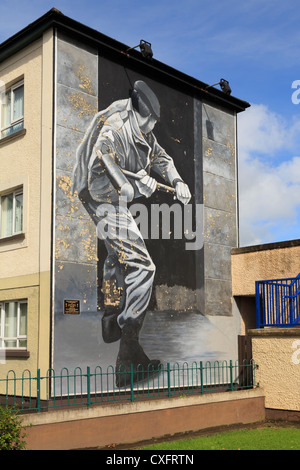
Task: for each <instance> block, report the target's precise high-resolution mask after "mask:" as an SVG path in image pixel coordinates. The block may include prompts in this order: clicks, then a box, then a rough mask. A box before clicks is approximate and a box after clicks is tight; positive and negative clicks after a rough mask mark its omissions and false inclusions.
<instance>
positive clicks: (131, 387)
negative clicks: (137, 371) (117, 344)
mask: <svg viewBox="0 0 300 470" xmlns="http://www.w3.org/2000/svg"><path fill="white" fill-rule="evenodd" d="M130 400H131V401H133V364H130Z"/></svg>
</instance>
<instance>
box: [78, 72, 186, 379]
mask: <svg viewBox="0 0 300 470" xmlns="http://www.w3.org/2000/svg"><path fill="white" fill-rule="evenodd" d="M159 119H160V105H159V101H158V99H157V97H156V95H155V94H154V92H153V91H152V90H151V89H150V88H149V86H148V85H147V84H146V83H145V82H143V81H137V82H135V84H134V87H133V90H132V93H131V96H130V98H129V99H125V100H119V101H116V102H114V103H112V105H111V106H109V107H108V108H107V109H105V110H103V111H100V112H99V113H98V114H97V115H96V116H95V117H94V119H93V120H92V122H91V124H90V126H89V129H88V130H87V132H86V134H85V137H84V139H83V142H82V144H81V145H80V146H79V148H78V149H77V155H76V157H77V161H76V166H75V169H74V188H73V189H74V191H75V192H77V194H78V196H79V198H80V200H81V202H82V203H83V205H84V206H85V208H86V210H87V211H88V212H89V214H90V215H91V217H92V219H93V221H94V222H95V225H96V230H97V236H98V238H99V239H102V240H104V243H105V246H106V249H107V258H106V260H105V263H104V268H103V277H104V281H105V282H110V281H111V282H112V281H113V280H114V281H115V282H116V284H117V287H119V288H120V289H121V291H122V296H121V299H120V302H119V305H118V308H117V309H115V310H114V311H113V313H111V311H110V309H109V308H108V309H107V311H106V312H105V314H104V317H103V321H102V325H103V338H104V341H106V342H112V341H116V340H119V339H120V348H119V353H118V357H117V363H116V371H118V370H120V371H121V370H125V371H126V372H127V371H129V370H130V365H131V364H132V365H133V368H134V370H136V368H137V367H138V365H141V366H142V367H143V369H144V370H147V368H148V367H153V368H154V369H158V367H159V364H160V361H159V360H158V359H155V360H153V359H149V358H148V356H147V355H146V353H145V352H144V350H143V348H142V346H141V345H140V343H139V333H140V330H141V327H142V325H143V321H144V318H145V314H146V309H147V307H148V304H149V301H150V296H151V291H152V285H153V280H154V275H155V266H154V263H153V261H152V259H151V257H150V255H149V253H148V250H147V248H146V245H145V242H144V240H143V237H142V235H141V233H140V231H139V229H138V227H137V224H136V223H135V220H134V218H133V216H132V214H131V213H130V211H129V209H128V208H127V205H125V204H123V203H122V204H121V203H120V197H121V198H122V200H124V199H125V200H127V201H128V202H130V201H132V200H134V199H136V198H139V197H141V196H146V197H150V196H151V195H152V194H153V193H154V191H155V190H156V189H157V182H156V180H155V179H154V178H153V177H152V176H150V171H151V172H152V171H153V172H155V173H157V174H158V175H160V176H161V177H162V178H163V179H164V180H165V181H166V183H167V184H169V185H171V186H172V187H173V188H174V191H175V194H176V198H177V199H178V200H179V201H181V202H182V203H183V204H187V203H188V202H189V200H190V197H191V194H190V191H189V188H188V186H187V185H186V184H185V183H184V182H183V181H182V178H181V176H180V175H179V173H178V171H177V170H176V168H175V165H174V162H173V159H172V158H171V157H170V156H169V155H168V154H167V153H166V152H165V150H164V149H163V148H162V147H161V146H160V145H159V143H158V142H157V140H156V138H155V135H154V134H153V129H154V126H155V124H156V122H157V121H158V120H159ZM107 162H108V163H107ZM123 170H127V171H129V172H131V173H134V174H135V175H137V177H138V178H139V179H133V178H130V177H127V176H126V174H124V172H123ZM110 208H111V210H110ZM112 209H113V210H112ZM116 213H117V214H118V216H117V217H116ZM104 214H105V218H104ZM104 220H105V224H104V223H103V221H104ZM122 228H124V229H125V230H124V231H122ZM124 233H125V234H126V236H122V234H124ZM108 234H110V235H112V234H114V236H110V235H108ZM112 325H114V327H113V328H112ZM122 368H123V369H122ZM123 375H125V374H123ZM117 377H118V374H117ZM122 377H123V376H122V374H120V376H119V379H118V378H117V385H119V386H122V385H124V380H123V379H122Z"/></svg>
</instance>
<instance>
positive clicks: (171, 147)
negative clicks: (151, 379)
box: [52, 38, 232, 386]
mask: <svg viewBox="0 0 300 470" xmlns="http://www.w3.org/2000/svg"><path fill="white" fill-rule="evenodd" d="M57 51H58V56H57V114H56V161H55V175H56V191H55V201H56V209H55V214H54V220H55V230H54V234H55V236H54V243H55V250H54V270H53V273H54V274H53V295H54V304H53V309H54V316H53V329H52V331H53V350H52V363H53V367H54V368H55V370H56V369H59V368H61V367H69V368H72V367H76V366H80V367H84V366H95V367H96V366H97V365H100V366H101V367H103V368H104V369H105V368H106V367H107V366H108V365H112V366H114V367H115V366H116V367H117V369H118V368H120V367H121V368H123V370H128V369H129V368H130V364H133V366H134V368H135V367H136V366H137V365H138V364H142V365H143V366H144V367H146V368H147V367H148V366H149V365H151V366H153V367H154V368H155V369H158V368H159V365H160V364H165V363H166V362H173V363H174V362H184V361H187V362H189V363H190V362H192V361H199V360H205V359H226V355H227V354H230V353H231V347H229V348H228V344H226V341H227V342H228V338H225V339H224V334H223V333H222V332H221V331H220V328H218V327H216V326H215V323H214V322H210V321H209V320H208V319H207V317H205V316H204V315H203V313H204V312H203V311H202V306H203V292H204V290H205V289H204V272H205V267H204V234H203V204H202V203H203V183H202V180H203V178H202V155H201V149H202V144H201V143H202V117H201V109H202V108H201V106H202V105H201V103H200V102H199V101H197V100H195V99H194V98H193V97H191V96H189V95H187V94H185V93H183V92H182V91H180V90H178V89H176V88H174V87H171V86H169V85H168V84H166V83H162V82H161V81H158V80H156V79H154V78H153V77H149V76H146V75H144V73H143V72H142V71H136V70H131V69H129V68H126V67H124V65H122V64H117V63H115V62H113V61H111V60H108V59H106V58H104V57H101V56H98V53H97V51H95V50H92V49H90V48H87V47H84V48H83V47H78V44H75V45H74V44H72V43H71V42H69V41H66V40H65V39H64V38H60V39H58V47H57ZM229 341H230V340H229ZM231 358H232V357H231ZM121 377H122V376H121ZM117 385H119V386H123V385H124V384H123V383H122V378H121V379H120V380H119V379H118V376H117Z"/></svg>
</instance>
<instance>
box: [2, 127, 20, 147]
mask: <svg viewBox="0 0 300 470" xmlns="http://www.w3.org/2000/svg"><path fill="white" fill-rule="evenodd" d="M25 134H26V129H21V130H20V131H17V132H14V133H13V134H11V135H8V136H7V137H3V139H0V145H2V144H4V143H6V142H8V141H10V140H13V139H16V138H17V137H21V136H23V135H25Z"/></svg>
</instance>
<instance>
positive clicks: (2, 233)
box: [0, 188, 23, 239]
mask: <svg viewBox="0 0 300 470" xmlns="http://www.w3.org/2000/svg"><path fill="white" fill-rule="evenodd" d="M22 231H23V188H19V189H17V190H15V191H12V192H10V193H6V194H2V195H0V239H1V238H5V237H10V236H12V235H16V234H18V233H22Z"/></svg>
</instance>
